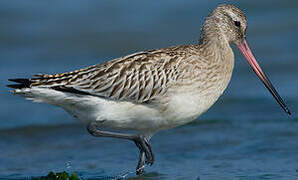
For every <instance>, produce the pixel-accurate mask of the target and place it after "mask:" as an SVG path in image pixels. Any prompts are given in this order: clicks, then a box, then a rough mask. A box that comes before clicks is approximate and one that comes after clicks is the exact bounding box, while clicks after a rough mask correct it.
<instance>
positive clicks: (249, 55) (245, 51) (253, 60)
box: [238, 39, 291, 115]
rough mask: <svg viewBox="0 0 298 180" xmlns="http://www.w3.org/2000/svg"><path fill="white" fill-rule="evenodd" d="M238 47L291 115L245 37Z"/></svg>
mask: <svg viewBox="0 0 298 180" xmlns="http://www.w3.org/2000/svg"><path fill="white" fill-rule="evenodd" d="M238 48H239V50H240V51H241V53H242V54H243V56H244V57H245V58H246V60H247V62H248V63H249V65H250V66H251V67H252V69H253V71H254V72H255V73H256V74H257V76H258V77H259V78H260V80H261V81H262V82H263V83H264V85H265V86H266V88H267V89H268V90H269V91H270V93H271V94H272V96H273V97H274V98H275V100H276V101H277V102H278V103H279V105H280V106H281V107H282V108H283V110H284V111H285V112H286V113H288V114H289V115H291V112H290V110H289V109H288V107H287V106H286V104H285V103H284V101H283V100H282V98H281V97H280V95H279V94H278V92H277V91H276V90H275V88H274V87H273V85H272V83H271V82H270V80H269V79H268V77H267V76H266V74H265V73H264V72H263V71H262V69H261V67H260V65H259V64H258V62H257V60H256V58H255V57H254V55H253V54H252V52H251V50H250V48H249V46H248V44H247V42H246V40H245V39H244V41H243V42H242V43H241V44H240V45H238Z"/></svg>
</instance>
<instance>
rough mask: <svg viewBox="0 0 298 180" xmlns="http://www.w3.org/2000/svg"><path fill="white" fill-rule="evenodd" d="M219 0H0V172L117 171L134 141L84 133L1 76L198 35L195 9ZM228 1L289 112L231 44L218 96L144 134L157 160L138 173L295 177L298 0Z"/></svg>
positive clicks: (13, 175) (62, 67) (128, 165)
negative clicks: (172, 125) (228, 74)
mask: <svg viewBox="0 0 298 180" xmlns="http://www.w3.org/2000/svg"><path fill="white" fill-rule="evenodd" d="M225 2H226V3H229V2H230V1H225ZM219 3H222V1H215V0H213V1H210V0H209V1H195V0H190V1H178V0H172V1H156V2H154V1H148V2H140V1H136V0H129V1H128V0H123V1H108V0H105V1H96V2H95V1H94V2H93V1H92V2H91V1H84V2H83V1H77V0H74V1H63V2H62V1H58V0H55V1H51V2H44V1H32V0H27V1H14V0H9V1H8V0H3V1H0V24H1V28H0V40H1V41H0V52H1V53H0V59H1V61H0V82H1V87H0V97H1V100H2V101H1V102H0V139H1V140H0V179H22V178H24V179H25V178H28V177H38V176H44V175H46V174H48V172H50V171H55V172H60V171H68V172H73V171H76V172H77V173H78V174H79V176H80V177H81V178H84V179H117V178H119V177H121V174H125V173H127V172H131V171H134V168H135V165H136V163H137V155H138V154H137V153H138V152H137V148H136V147H135V145H134V144H133V143H131V142H126V141H121V140H117V139H104V138H103V139H98V138H94V137H91V136H90V135H88V133H87V132H86V130H85V127H84V126H83V125H81V124H78V123H77V122H76V121H74V120H73V119H72V118H71V117H70V116H69V115H68V114H67V113H65V112H64V111H63V110H61V109H59V108H56V107H52V106H50V105H45V104H35V103H31V102H29V101H25V100H24V99H22V98H20V97H17V96H12V95H11V94H9V93H8V90H9V89H8V88H5V87H4V85H5V84H7V83H8V82H7V79H8V78H14V77H22V76H25V77H30V75H32V74H35V73H41V72H43V73H55V72H63V71H70V70H74V69H77V68H81V67H85V66H87V65H92V64H97V63H100V62H103V61H106V60H109V59H113V58H116V57H119V56H124V55H127V54H129V53H133V52H136V51H141V50H147V49H153V48H160V47H168V46H172V45H180V44H188V43H197V41H198V39H199V35H200V27H201V24H202V22H203V18H204V17H205V16H206V15H207V14H208V13H209V12H210V11H211V10H212V9H213V8H214V7H215V6H216V5H217V4H219ZM234 4H235V5H237V6H238V7H240V8H241V9H243V10H244V11H245V12H246V15H247V17H248V23H249V28H248V30H247V34H248V35H247V36H248V41H249V43H250V46H251V48H252V50H253V51H254V53H255V55H256V57H257V59H258V60H259V62H260V64H261V65H262V66H263V68H264V70H265V71H266V72H267V74H268V76H269V77H270V79H271V81H272V82H273V84H275V86H276V87H277V89H278V91H279V92H280V94H281V95H282V97H283V98H284V99H285V101H286V103H287V104H288V106H289V108H290V109H291V110H292V112H293V115H292V116H287V115H286V114H285V113H284V112H283V111H282V110H281V108H280V107H279V105H278V104H277V103H276V102H275V100H274V99H273V98H272V97H271V95H270V94H269V93H268V92H267V90H265V88H264V87H263V85H262V84H261V83H260V82H259V80H258V79H257V77H256V76H255V75H254V73H253V72H252V71H251V70H250V69H249V67H248V65H247V63H246V62H245V61H244V58H243V57H241V56H240V53H239V52H238V51H237V50H236V49H235V50H236V51H235V55H236V65H235V66H236V67H235V71H234V74H233V77H232V81H231V84H230V86H229V87H228V89H227V90H226V92H225V93H224V95H223V96H222V97H221V98H220V99H219V100H218V102H217V103H216V104H215V105H214V106H213V107H212V108H211V109H210V110H209V111H208V112H207V113H205V114H204V115H202V116H201V117H200V118H199V119H198V120H196V121H194V122H193V123H191V124H188V125H185V126H183V127H179V128H176V129H173V130H169V131H164V132H160V133H159V134H157V135H156V136H154V137H153V138H152V145H153V149H154V151H155V156H156V161H155V164H154V165H153V166H152V167H147V168H146V172H147V173H146V177H145V178H144V179H169V180H171V179H179V180H180V179H185V180H189V179H198V178H200V179H204V180H205V179H210V180H213V179H241V180H242V179H297V178H298V156H297V151H298V131H297V129H298V117H297V115H296V113H295V112H296V111H297V108H298V103H297V101H298V96H297V92H298V85H297V75H298V70H297V67H298V61H297V57H298V51H297V50H298V48H297V43H296V42H297V41H298V36H297V32H298V21H297V17H298V14H297V12H298V2H296V1H292V0H288V1H280V0H270V1H269V0H264V1H256V0H243V1H241V2H240V1H238V2H237V3H234ZM128 177H129V178H130V179H136V178H134V177H135V176H134V174H129V175H128Z"/></svg>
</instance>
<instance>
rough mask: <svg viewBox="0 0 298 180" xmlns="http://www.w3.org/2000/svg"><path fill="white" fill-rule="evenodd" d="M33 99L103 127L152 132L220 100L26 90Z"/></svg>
mask: <svg viewBox="0 0 298 180" xmlns="http://www.w3.org/2000/svg"><path fill="white" fill-rule="evenodd" d="M27 91H28V92H26V93H28V94H30V97H29V98H30V99H32V100H34V101H37V102H44V103H48V104H52V105H55V106H60V107H62V108H64V109H65V110H66V111H67V112H69V113H70V114H71V115H73V116H74V117H76V118H78V119H80V120H81V121H83V122H86V123H88V122H91V121H98V122H99V123H98V125H99V126H101V127H103V128H110V129H122V130H137V131H140V132H142V133H148V134H150V133H151V134H152V133H154V132H157V131H159V130H162V129H168V128H172V127H176V126H179V125H182V124H185V123H188V122H190V121H192V120H194V119H195V118H197V117H198V116H199V115H200V114H202V113H203V112H205V111H206V110H207V109H208V108H209V107H210V106H211V105H212V104H213V103H214V102H215V101H216V99H217V97H216V98H213V99H212V98H206V96H204V97H203V96H202V97H201V96H200V95H198V94H197V95H196V94H194V93H179V94H175V95H172V96H170V97H168V99H167V101H166V103H165V104H162V103H164V102H160V104H158V103H156V104H157V105H156V106H154V105H152V104H149V105H148V104H144V105H142V104H134V103H131V102H124V101H123V102H117V101H112V100H106V99H103V98H100V97H95V96H88V95H81V96H76V95H72V94H70V93H64V92H59V91H55V90H52V89H46V88H32V89H27Z"/></svg>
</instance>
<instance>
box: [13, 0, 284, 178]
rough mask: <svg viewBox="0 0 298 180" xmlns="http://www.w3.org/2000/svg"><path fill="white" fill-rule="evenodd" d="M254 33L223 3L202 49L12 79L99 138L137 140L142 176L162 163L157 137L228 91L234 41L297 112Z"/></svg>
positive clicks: (206, 29) (18, 88) (206, 28)
mask: <svg viewBox="0 0 298 180" xmlns="http://www.w3.org/2000/svg"><path fill="white" fill-rule="evenodd" d="M246 28H247V21H246V17H245V15H244V13H243V12H242V11H241V10H239V9H238V8H236V7H235V6H233V5H219V6H218V7H216V8H215V9H214V10H213V11H212V12H211V13H210V14H209V15H208V16H207V17H206V19H205V22H204V24H203V27H202V32H201V38H200V42H199V44H193V45H182V46H176V47H170V48H163V49H156V50H150V51H145V52H138V53H135V54H131V55H128V56H125V57H121V58H117V59H114V60H111V61H108V62H105V63H102V64H98V65H94V66H90V67H87V68H84V69H80V70H76V71H72V72H67V73H61V74H54V75H47V74H38V75H35V76H34V77H32V78H30V79H10V81H13V82H16V83H17V84H11V85H8V87H10V88H14V89H15V90H13V92H14V93H15V94H18V95H22V96H24V97H26V98H28V99H30V100H33V101H35V102H43V103H48V104H52V105H55V106H59V107H62V108H63V109H65V110H66V111H67V112H68V113H70V114H71V115H73V116H74V117H75V118H78V119H80V120H82V121H84V122H86V123H87V124H88V125H87V130H88V131H89V133H90V134H91V135H92V136H96V137H113V138H121V139H127V140H131V141H133V142H134V143H135V144H136V146H137V147H138V148H139V151H140V154H139V162H138V165H137V168H136V169H137V170H136V173H137V174H142V173H143V172H144V165H146V164H150V165H152V164H153V162H154V155H153V151H152V149H151V145H150V143H149V140H150V138H151V137H152V136H153V135H154V134H155V133H157V132H158V131H161V130H165V129H169V128H174V127H177V126H180V125H183V124H186V123H188V122H190V121H193V120H195V119H196V118H197V117H198V116H200V115H201V114H202V113H204V112H205V111H206V110H208V109H209V108H210V107H211V106H212V105H213V104H214V103H215V101H216V100H217V99H218V98H219V97H220V95H221V94H222V93H223V92H224V90H225V89H226V87H227V85H228V83H229V81H230V79H231V76H232V71H233V68H234V54H233V51H232V49H231V47H230V43H232V44H234V45H236V46H237V47H238V48H239V50H240V51H241V53H242V54H243V56H244V57H245V58H246V60H247V61H248V63H249V65H250V66H251V67H252V69H253V71H254V72H255V73H256V74H257V76H258V77H259V78H260V80H261V81H262V82H263V83H264V85H265V86H266V88H267V89H268V90H269V91H270V93H271V94H272V95H273V97H274V98H275V99H276V101H277V102H278V103H279V104H280V106H281V107H282V108H283V110H284V111H285V112H286V113H288V114H290V111H289V109H288V108H287V106H286V105H285V103H284V102H283V100H282V98H281V97H280V96H279V94H278V93H277V91H276V90H275V88H274V87H273V85H272V84H271V82H270V81H269V79H268V78H267V76H266V74H265V73H264V72H263V71H262V69H261V67H260V66H259V65H258V63H257V61H256V59H255V57H254V55H253V54H252V52H251V50H250V48H249V46H248V44H247V42H246ZM119 130H121V132H119ZM123 130H124V131H125V130H134V131H136V133H132V134H129V133H127V132H126V133H124V132H122V131H123Z"/></svg>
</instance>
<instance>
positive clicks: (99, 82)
mask: <svg viewBox="0 0 298 180" xmlns="http://www.w3.org/2000/svg"><path fill="white" fill-rule="evenodd" d="M182 56H183V55H181V54H180V53H178V52H177V51H175V50H173V49H169V48H168V49H161V50H153V51H148V52H139V53H136V54H132V55H129V56H126V57H123V58H118V59H115V60H112V61H108V62H106V63H103V64H99V65H95V66H90V67H88V68H85V69H81V70H77V71H73V72H69V73H62V74H56V75H36V76H35V78H32V79H30V81H31V82H32V84H31V86H32V87H34V86H38V87H49V88H54V89H56V90H60V91H66V92H71V93H76V94H89V95H94V96H100V97H103V98H107V99H111V100H125V101H132V102H135V103H142V102H146V101H150V100H153V99H155V98H158V97H161V96H162V95H164V93H166V91H167V89H168V87H169V86H170V85H171V84H173V83H174V82H175V81H176V80H177V78H178V76H179V70H178V66H179V63H180V62H181V60H182V59H183V57H182Z"/></svg>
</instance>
